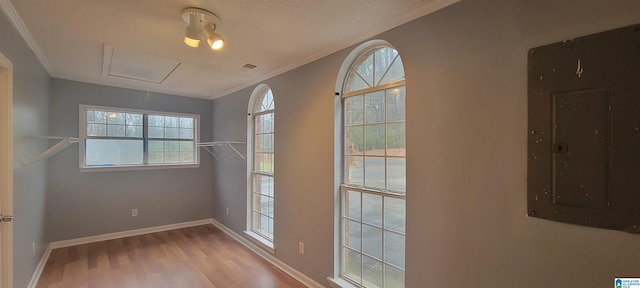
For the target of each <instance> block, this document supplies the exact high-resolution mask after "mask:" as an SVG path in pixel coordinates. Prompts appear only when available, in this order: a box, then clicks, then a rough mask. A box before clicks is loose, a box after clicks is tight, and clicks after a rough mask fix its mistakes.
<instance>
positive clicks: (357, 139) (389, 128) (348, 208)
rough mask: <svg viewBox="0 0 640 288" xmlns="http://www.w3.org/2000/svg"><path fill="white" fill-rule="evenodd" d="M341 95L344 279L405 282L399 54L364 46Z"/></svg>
mask: <svg viewBox="0 0 640 288" xmlns="http://www.w3.org/2000/svg"><path fill="white" fill-rule="evenodd" d="M341 100H342V115H343V118H342V125H341V126H342V127H341V128H342V132H343V138H342V143H343V145H344V146H343V149H342V151H343V153H342V155H341V156H342V157H341V159H342V165H343V166H342V167H344V168H343V175H342V181H341V185H340V194H341V195H340V196H341V197H340V199H341V201H340V202H341V203H340V205H341V207H340V215H341V216H340V224H339V225H340V230H341V231H340V232H341V233H340V234H341V239H340V240H341V245H340V257H341V259H340V277H341V278H343V279H345V280H347V281H349V282H351V283H352V284H354V285H355V286H358V287H386V288H388V287H404V270H405V248H404V247H405V201H406V200H405V195H406V184H405V183H406V146H405V134H406V133H405V80H404V68H403V65H402V60H401V59H400V55H398V52H397V51H396V50H395V49H393V48H391V47H375V48H373V49H370V50H368V51H364V53H362V54H361V55H360V56H359V57H358V58H357V59H356V60H355V61H354V62H353V63H352V64H351V69H350V70H349V73H348V75H347V77H346V79H345V83H344V89H343V93H342V99H341Z"/></svg>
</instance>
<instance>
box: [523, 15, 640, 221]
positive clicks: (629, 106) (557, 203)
mask: <svg viewBox="0 0 640 288" xmlns="http://www.w3.org/2000/svg"><path fill="white" fill-rule="evenodd" d="M528 57H529V59H528V86H529V87H528V140H527V145H528V151H527V160H528V161H527V169H528V175H527V177H528V180H527V209H528V214H529V216H532V217H539V218H543V219H548V220H553V221H560V222H567V223H574V224H579V225H587V226H594V227H601V228H607V229H615V230H624V231H628V232H635V233H638V232H640V25H632V26H628V27H623V28H619V29H615V30H610V31H606V32H602V33H597V34H593V35H589V36H584V37H580V38H575V39H571V40H566V41H562V42H558V43H553V44H550V45H546V46H541V47H537V48H533V49H531V50H529V53H528Z"/></svg>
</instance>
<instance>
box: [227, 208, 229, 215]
mask: <svg viewBox="0 0 640 288" xmlns="http://www.w3.org/2000/svg"><path fill="white" fill-rule="evenodd" d="M227 215H229V207H227Z"/></svg>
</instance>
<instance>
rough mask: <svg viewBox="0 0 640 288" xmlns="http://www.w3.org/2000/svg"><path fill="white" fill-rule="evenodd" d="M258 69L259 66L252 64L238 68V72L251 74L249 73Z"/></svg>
mask: <svg viewBox="0 0 640 288" xmlns="http://www.w3.org/2000/svg"><path fill="white" fill-rule="evenodd" d="M256 68H258V65H254V64H251V63H246V64H244V65H242V66H240V67H238V69H237V70H238V71H240V72H249V71H251V70H253V69H256Z"/></svg>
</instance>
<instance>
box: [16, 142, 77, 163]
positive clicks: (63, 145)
mask: <svg viewBox="0 0 640 288" xmlns="http://www.w3.org/2000/svg"><path fill="white" fill-rule="evenodd" d="M24 138H28V139H46V140H60V141H58V143H56V144H55V145H53V146H51V148H49V149H47V150H46V151H44V152H42V153H41V154H40V155H38V156H36V157H34V158H32V159H31V160H29V162H27V163H25V164H24V166H25V167H26V166H29V165H32V164H34V163H36V162H38V161H42V160H45V159H47V158H49V157H52V156H54V155H56V154H58V152H60V151H62V150H64V149H65V148H67V147H69V145H71V144H73V143H78V141H79V139H78V138H77V137H60V136H44V137H30V136H25V137H24Z"/></svg>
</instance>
